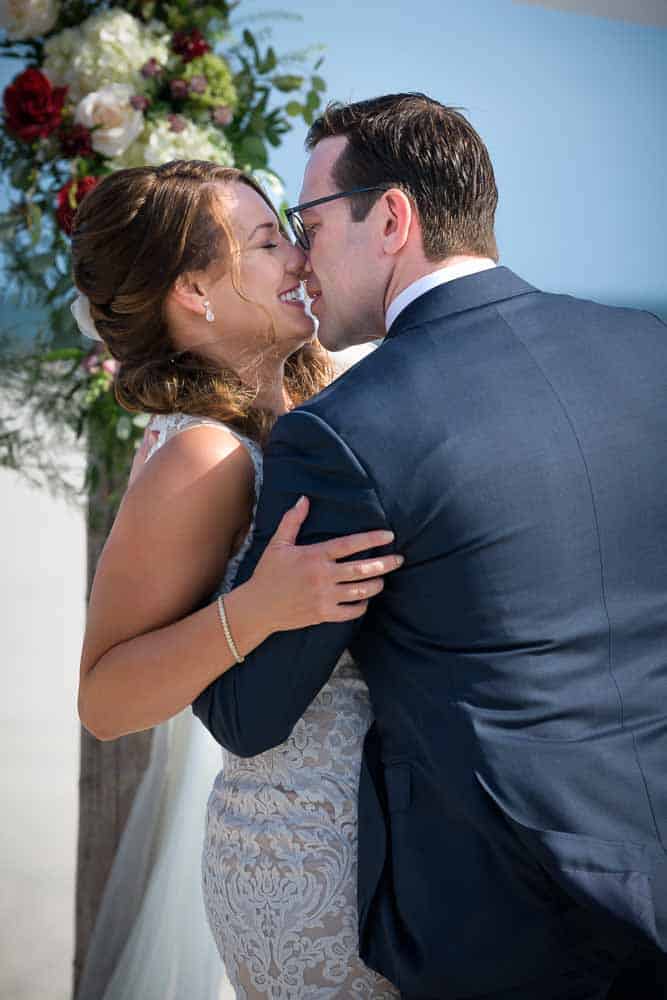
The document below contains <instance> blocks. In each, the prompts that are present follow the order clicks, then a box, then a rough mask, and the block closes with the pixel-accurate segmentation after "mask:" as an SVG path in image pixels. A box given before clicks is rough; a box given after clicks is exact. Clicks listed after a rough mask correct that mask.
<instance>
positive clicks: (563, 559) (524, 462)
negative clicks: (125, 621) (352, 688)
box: [195, 94, 667, 1000]
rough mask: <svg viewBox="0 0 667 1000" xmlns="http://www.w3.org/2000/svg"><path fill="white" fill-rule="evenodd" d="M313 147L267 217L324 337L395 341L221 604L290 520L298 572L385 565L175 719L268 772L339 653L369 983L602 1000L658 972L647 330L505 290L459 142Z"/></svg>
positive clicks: (388, 103) (448, 116)
mask: <svg viewBox="0 0 667 1000" xmlns="http://www.w3.org/2000/svg"><path fill="white" fill-rule="evenodd" d="M308 146H309V149H310V151H311V156H310V160H309V163H308V166H307V170H306V174H305V178H304V185H303V190H302V198H301V201H302V202H303V203H304V204H301V205H300V206H299V207H298V209H297V210H294V211H292V212H291V213H289V215H290V218H291V222H292V225H293V228H294V231H295V234H296V236H297V238H298V239H299V240H300V241H301V242H302V245H303V246H304V248H305V249H306V250H307V253H308V264H307V273H308V290H309V293H310V294H311V295H312V296H313V298H314V305H313V311H314V313H315V314H316V315H317V316H318V318H319V320H320V338H321V340H322V342H323V343H324V344H325V346H327V347H329V348H333V349H340V348H342V347H345V346H347V345H350V344H352V343H360V342H363V341H367V340H371V339H375V338H377V337H379V336H382V334H383V333H384V332H385V328H386V338H385V340H384V342H383V344H382V346H381V347H380V348H379V349H378V350H377V351H375V352H374V353H373V354H372V355H370V356H369V357H367V358H365V359H364V360H363V361H361V362H360V363H359V364H357V365H356V366H355V367H354V368H352V369H351V370H350V371H349V372H347V373H346V374H345V375H344V376H343V377H342V378H340V379H339V380H337V381H336V382H335V383H334V384H333V385H332V386H331V387H330V388H329V389H327V390H325V391H324V392H323V393H321V394H320V395H319V396H317V397H316V398H314V399H313V400H312V401H311V402H309V403H308V404H307V405H305V406H302V407H300V408H299V409H298V410H295V411H293V412H292V413H290V414H287V415H286V416H285V417H283V418H282V419H280V420H279V421H278V423H277V425H276V427H275V430H274V433H273V436H272V438H271V441H270V444H269V446H268V449H267V452H266V473H265V476H266V477H265V486H264V491H263V494H262V498H261V502H260V507H259V512H258V520H257V532H256V536H255V542H254V545H253V549H252V551H251V554H250V556H249V557H248V559H247V560H246V563H245V565H244V567H243V570H242V575H241V579H247V578H248V577H249V575H250V574H251V573H252V570H253V568H254V566H255V565H256V563H257V561H258V559H259V557H260V555H261V553H262V551H263V548H264V546H265V545H266V543H267V541H268V539H269V538H270V536H271V534H272V532H273V531H274V529H275V527H276V525H277V523H278V521H279V519H280V517H281V516H282V514H283V513H284V511H285V510H286V509H287V508H288V507H290V506H291V505H292V504H293V503H294V501H295V500H296V498H297V497H298V496H299V495H300V494H305V495H306V496H308V497H309V498H310V503H311V510H310V515H309V518H308V521H307V522H306V525H305V529H304V531H303V533H302V535H301V538H300V540H301V541H303V542H313V541H322V540H323V539H326V538H329V537H333V536H336V535H340V534H344V533H351V532H356V531H364V530H367V529H373V528H389V529H391V530H393V531H394V533H395V536H396V548H397V551H399V552H400V553H402V554H403V555H404V556H405V560H406V561H405V564H404V567H403V568H402V569H401V570H399V572H397V573H395V574H393V575H392V576H390V577H389V578H388V579H387V581H386V587H385V589H384V592H383V593H382V595H381V596H380V597H378V598H376V599H375V601H374V603H372V604H371V605H370V608H369V610H368V612H367V614H366V615H365V617H364V618H363V619H361V620H358V621H355V622H349V623H343V624H324V625H320V626H317V627H313V628H309V629H305V630H303V631H300V632H283V633H279V634H276V635H274V636H272V637H271V638H270V639H269V640H268V641H267V642H266V643H264V645H262V646H261V647H259V648H258V649H257V650H255V652H253V653H251V654H250V655H249V656H247V657H246V659H245V662H244V663H242V664H240V665H239V666H237V667H235V668H234V669H233V670H230V671H228V672H227V673H225V674H223V675H222V676H221V677H220V678H219V680H217V681H216V682H215V683H214V684H213V685H211V687H210V688H208V689H207V690H206V691H204V692H203V693H202V695H201V696H200V697H199V699H198V700H197V702H196V703H195V711H196V713H197V715H198V716H199V717H200V718H201V719H202V721H203V722H204V723H205V725H206V726H207V727H208V728H209V729H210V731H211V732H212V733H213V735H214V736H215V737H216V739H217V740H218V741H219V742H220V743H222V744H223V745H225V746H227V747H228V748H229V749H231V750H232V751H233V752H234V753H237V754H240V755H253V754H256V753H259V752H261V751H263V750H265V749H267V748H268V747H270V746H274V745H277V744H279V743H281V742H282V741H283V740H285V738H286V737H287V736H288V735H289V733H290V731H291V729H292V727H293V725H294V723H295V722H296V720H297V719H298V718H299V717H300V716H301V715H302V713H303V712H304V710H305V709H306V708H307V706H308V704H309V703H310V701H311V700H312V698H313V697H314V696H315V695H316V693H317V692H318V690H319V689H320V688H321V687H322V685H323V684H324V683H326V681H327V680H328V678H329V676H330V674H331V671H332V669H333V667H334V665H335V663H336V661H337V659H338V657H339V656H340V654H341V653H342V652H343V650H344V649H345V648H350V650H351V652H352V654H353V655H354V657H355V659H356V660H357V661H358V663H359V664H360V666H361V668H362V670H363V673H364V676H365V678H366V680H367V683H368V686H369V690H370V693H371V699H372V703H373V709H374V713H375V718H376V721H375V723H374V725H373V726H372V728H371V730H370V731H369V734H368V737H367V739H366V743H365V747H364V761H363V768H362V777H361V787H360V793H359V794H360V799H359V934H360V950H361V955H362V957H363V958H364V960H365V961H366V962H367V963H368V964H369V965H370V966H371V967H372V968H374V969H377V970H379V971H381V972H382V973H383V974H384V975H385V976H387V977H388V978H389V979H391V980H392V981H393V982H394V983H396V984H397V985H398V986H399V988H400V989H401V991H402V993H403V995H404V996H406V997H410V998H459V997H460V998H464V997H466V998H473V997H480V998H481V997H487V998H496V1000H500V998H514V1000H519V998H521V1000H549V998H551V1000H565V998H568V1000H575V998H579V1000H584V998H589V1000H592V998H602V997H605V996H607V995H608V992H609V990H610V988H611V986H612V983H613V980H614V979H615V977H617V975H618V973H619V970H620V969H621V967H622V966H623V964H624V963H630V962H634V961H637V962H638V961H639V960H640V959H641V961H644V960H645V958H646V957H648V960H649V961H652V957H651V956H652V955H655V956H659V955H660V954H661V952H662V951H663V950H664V949H665V947H666V946H667V875H666V869H667V865H666V859H665V849H664V843H665V838H667V782H666V781H665V778H664V772H665V762H666V761H667V714H666V706H667V463H665V462H664V461H663V460H662V459H663V454H664V450H665V447H666V446H667V406H666V405H665V386H666V385H667V337H666V333H667V330H666V328H665V326H664V325H663V324H662V323H661V322H660V321H659V320H658V319H656V318H655V317H653V316H651V315H648V314H646V313H642V312H639V311H630V310H622V309H610V308H606V307H604V306H600V305H597V304H595V303H592V302H586V301H581V300H576V299H573V298H570V297H567V296H561V295H549V294H545V293H542V292H540V291H538V290H537V289H535V288H533V287H532V286H531V285H529V284H528V283H526V282H525V281H523V280H522V279H521V278H519V277H517V276H516V275H515V274H513V273H512V272H511V271H509V270H507V269H506V268H504V267H497V266H495V265H496V260H497V251H496V244H495V239H494V233H493V220H494V212H495V208H496V202H497V192H496V186H495V181H494V176H493V169H492V166H491V162H490V160H489V156H488V153H487V150H486V148H485V146H484V144H483V143H482V141H481V139H480V138H479V136H478V135H477V133H476V132H475V131H474V129H472V127H471V126H470V124H469V123H468V122H467V121H466V119H465V118H464V117H463V116H462V115H460V114H459V113H457V112H456V111H454V110H452V109H450V108H447V107H444V106H442V105H440V104H438V103H437V102H436V101H433V100H430V99H428V98H426V97H425V96H423V95H414V94H409V95H390V96H387V97H382V98H377V99H375V100H370V101H363V102H359V103H357V104H353V105H348V106H334V107H332V108H330V109H328V110H327V112H326V113H325V114H324V115H323V116H322V117H321V118H320V119H319V120H318V121H317V122H316V123H315V124H314V126H313V127H312V128H311V131H310V133H309V139H308ZM230 624H231V626H232V631H233V622H231V623H230ZM242 652H243V650H242ZM636 995H637V997H638V998H639V997H640V996H642V994H641V993H637V994H636Z"/></svg>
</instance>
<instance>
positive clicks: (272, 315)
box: [73, 162, 401, 1000]
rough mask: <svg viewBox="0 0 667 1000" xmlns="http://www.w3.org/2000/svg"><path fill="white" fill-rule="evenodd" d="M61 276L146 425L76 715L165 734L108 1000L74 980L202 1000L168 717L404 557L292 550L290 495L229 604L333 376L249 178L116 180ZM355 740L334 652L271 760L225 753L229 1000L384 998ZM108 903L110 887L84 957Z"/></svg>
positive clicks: (348, 691)
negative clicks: (370, 958)
mask: <svg viewBox="0 0 667 1000" xmlns="http://www.w3.org/2000/svg"><path fill="white" fill-rule="evenodd" d="M73 259H74V275H75V281H76V284H77V286H78V288H79V290H80V292H81V293H83V295H84V296H85V297H86V299H85V300H82V301H80V303H79V307H78V311H79V313H80V314H81V311H82V309H83V308H84V302H85V309H84V311H86V310H88V309H89V316H88V319H87V326H88V329H89V331H91V330H94V331H95V332H96V333H97V334H98V335H99V336H100V337H101V339H103V340H104V342H105V343H106V345H107V347H108V348H109V350H110V351H111V353H112V355H113V356H114V357H115V358H117V359H118V360H119V361H120V363H121V367H120V371H119V374H118V378H117V394H118V396H119V399H120V401H121V402H122V403H123V404H124V405H125V406H127V407H128V408H130V409H136V410H141V411H146V412H151V413H153V414H156V416H155V417H154V418H153V421H152V423H151V429H152V431H153V440H152V442H150V441H149V445H150V447H149V448H148V449H147V451H146V454H145V455H142V456H141V458H142V459H144V458H145V459H146V461H145V464H144V465H143V468H142V469H141V471H139V473H138V474H137V475H136V477H135V479H134V481H133V482H132V484H131V486H130V488H129V489H128V492H127V494H126V496H125V498H124V500H123V503H122V505H121V508H120V511H119V514H118V517H117V519H116V522H115V524H114V527H113V530H112V532H111V535H110V537H109V540H108V542H107V544H106V546H105V549H104V552H103V553H102V556H101V558H100V562H99V566H98V570H97V573H96V577H95V582H94V585H93V590H92V593H91V600H90V607H89V617H88V625H87V629H86V636H85V641H84V647H83V653H82V663H81V681H80V693H79V710H80V714H81V718H82V721H83V723H84V725H86V726H87V728H89V729H90V730H91V731H92V732H93V733H94V734H95V735H97V736H98V737H99V738H102V739H112V738H115V737H117V736H120V735H122V734H124V733H128V732H133V731H137V730H140V729H146V728H149V727H151V726H155V725H158V724H159V723H163V722H164V721H165V720H167V719H172V718H173V717H174V716H176V718H175V719H174V721H173V723H172V724H171V727H170V729H169V730H166V731H165V729H164V728H162V727H160V729H158V736H159V737H160V738H158V739H156V741H155V746H154V751H153V759H152V761H151V767H150V768H149V773H148V775H147V778H146V779H145V782H144V786H145V787H142V789H141V790H140V794H139V795H138V797H137V803H136V804H135V809H134V810H133V815H132V816H131V818H130V823H129V824H128V833H127V836H126V838H124V840H125V841H126V843H124V844H121V851H120V852H119V859H120V857H121V855H123V853H124V854H125V855H126V861H127V863H128V865H129V866H130V870H132V871H133V873H134V877H135V878H136V879H137V882H136V884H137V885H138V884H141V885H143V887H144V888H143V892H139V893H137V892H136V891H135V893H134V895H135V896H138V902H136V904H135V905H131V906H130V907H129V909H130V911H131V917H132V922H133V926H132V929H131V931H130V932H129V933H128V934H127V935H126V936H125V937H123V935H119V934H116V942H115V953H116V955H118V956H119V957H118V960H117V961H115V963H114V964H115V968H113V969H111V968H107V969H106V975H103V976H102V977H101V978H102V979H104V982H105V987H104V989H105V992H102V991H101V990H100V988H99V985H97V986H95V985H91V984H93V981H94V979H95V974H94V972H90V974H87V975H86V974H85V975H84V978H83V981H82V992H81V994H80V995H81V996H86V992H85V990H84V988H85V989H87V990H88V995H90V996H93V995H95V996H96V997H98V998H99V997H101V996H104V997H105V998H106V1000H111V998H113V1000H118V998H128V1000H129V998H132V1000H135V998H139V997H141V998H142V1000H149V998H152V997H156V998H157V997H160V998H161V1000H164V998H168V997H173V998H174V1000H176V998H180V997H182V996H185V995H193V996H197V997H198V998H200V997H201V998H207V997H209V996H210V997H213V996H215V994H216V993H217V992H219V987H220V977H219V966H217V965H216V963H215V960H212V957H211V951H210V949H209V950H207V945H206V944H205V943H204V942H201V941H200V936H199V928H200V924H199V921H200V920H201V906H199V907H198V902H197V895H196V893H195V889H194V886H195V885H196V883H197V876H196V874H195V871H194V869H195V868H196V867H197V866H198V865H199V860H198V858H194V857H193V856H192V851H193V846H192V843H191V838H190V841H188V834H191V833H192V830H193V824H192V823H191V822H189V819H188V814H189V811H190V810H191V809H192V806H193V798H192V795H191V793H190V787H191V785H192V788H193V789H194V788H196V787H197V786H199V787H201V784H202V775H203V774H204V773H206V776H207V778H208V775H209V773H210V769H211V766H212V756H211V744H210V743H208V742H207V740H208V737H207V735H206V734H205V733H203V731H201V730H197V729H196V728H193V722H192V719H191V716H190V713H189V711H188V710H187V706H189V705H190V703H191V702H192V701H193V700H194V698H195V697H196V696H197V694H199V693H200V691H202V690H203V689H204V688H205V687H206V686H207V685H208V684H209V683H211V682H212V681H213V680H214V679H215V677H217V676H218V675H219V674H220V673H221V672H223V671H225V670H227V669H233V666H234V664H235V662H236V661H237V659H239V658H240V657H241V656H242V655H243V654H245V653H246V652H248V651H249V650H251V649H253V648H254V647H255V646H256V645H258V644H259V643H260V642H262V641H263V640H264V639H265V638H266V637H267V636H268V635H270V634H271V633H272V632H274V631H276V630H281V629H289V628H300V627H303V626H305V625H309V624H315V623H318V622H321V621H341V620H347V619H351V618H354V617H358V616H360V615H361V614H363V613H364V611H365V610H366V607H367V602H368V600H369V599H370V598H371V597H373V596H374V595H376V594H377V593H379V592H380V590H381V589H382V586H383V575H384V574H386V573H387V572H390V571H392V570H394V569H396V568H398V566H399V565H400V562H401V559H400V557H398V556H385V557H383V558H380V559H378V558H374V559H370V558H368V557H366V558H363V557H359V558H358V559H356V560H353V561H345V562H341V561H340V560H341V559H343V558H346V559H347V557H349V556H353V555H355V554H357V553H361V552H364V551H366V550H368V549H370V548H373V547H375V546H379V545H386V544H387V543H388V542H389V541H390V537H388V535H387V533H382V532H372V533H367V534H365V535H359V536H353V537H351V538H346V539H339V540H335V541H334V542H328V543H323V544H322V545H314V546H307V547H299V546H297V545H296V544H295V542H296V538H297V534H298V529H299V526H300V524H301V523H302V521H303V520H304V519H305V517H306V516H307V512H308V501H307V499H303V500H302V501H300V503H299V504H298V505H297V507H296V508H294V509H292V510H291V511H288V512H287V513H286V515H285V518H284V519H283V522H282V524H281V526H280V527H279V529H278V531H277V533H276V536H275V537H274V539H273V541H272V543H271V544H270V545H269V547H268V548H267V551H266V553H265V555H264V556H263V558H262V560H261V561H260V563H259V565H258V566H257V568H256V570H255V573H254V574H253V576H252V578H251V579H250V580H249V581H248V582H247V583H246V584H243V585H242V586H239V587H237V588H234V587H233V582H234V577H235V575H236V571H237V569H238V566H239V564H240V561H241V559H242V557H243V555H244V553H245V551H246V549H247V547H248V545H249V543H250V539H251V535H252V528H253V516H254V510H255V507H256V503H257V497H258V493H259V489H260V487H261V474H262V463H261V445H262V443H263V442H264V441H265V440H266V437H267V435H268V433H269V431H270V428H271V426H272V423H273V422H274V421H275V419H276V418H277V417H279V416H280V414H281V413H284V412H286V411H287V409H289V408H290V407H291V406H293V405H296V404H298V403H299V402H301V401H302V400H304V399H305V398H307V397H308V396H309V395H311V394H312V393H313V392H316V391H318V390H319V389H320V388H322V387H323V386H324V385H325V384H326V383H327V381H328V380H329V379H330V377H331V367H330V364H329V361H328V358H327V356H326V354H325V352H323V350H322V348H321V347H320V346H319V344H318V343H317V341H316V340H315V339H314V332H313V323H312V320H311V319H310V317H309V316H308V314H307V312H306V310H305V308H304V302H303V297H302V295H301V294H300V292H299V288H300V277H301V272H302V267H303V263H304V258H303V255H302V253H301V251H300V250H299V249H298V248H297V247H295V246H293V245H292V244H291V243H290V242H289V240H287V239H286V237H285V235H284V233H283V231H282V228H281V225H280V222H279V219H278V217H277V215H276V213H275V211H274V210H273V208H272V206H271V205H270V203H269V202H268V200H267V199H266V198H265V196H264V195H263V193H262V192H261V190H260V189H259V188H258V187H257V185H256V184H254V182H252V181H251V180H250V179H248V178H247V177H245V176H244V175H242V174H240V173H239V172H238V171H235V170H232V169H229V168H221V167H217V166H214V165H212V164H204V163H193V162H189V163H174V164H168V165H166V166H164V167H158V168H154V169H153V168H139V169H137V170H130V171H120V172H117V173H115V174H112V175H111V176H110V177H108V178H107V179H105V181H104V182H103V183H102V184H101V185H99V186H98V188H97V189H96V190H95V191H94V192H92V193H91V194H90V195H88V197H87V199H86V201H85V202H84V204H83V205H82V207H81V209H80V210H79V214H78V217H77V221H76V226H75V231H74V236H73ZM185 431H188V433H184V432H185ZM221 580H222V584H220V581H221ZM213 594H217V595H218V597H217V598H216V599H215V600H211V595H213ZM222 595H224V600H223V599H222ZM184 709H186V712H183V710H184ZM369 723H370V708H369V704H368V697H367V693H366V689H365V686H364V684H363V681H362V680H361V677H360V675H359V673H358V671H357V669H356V667H355V665H354V664H353V663H352V661H351V660H350V659H349V658H346V657H343V659H342V661H341V663H340V664H339V666H338V668H337V669H336V671H335V672H334V674H333V676H332V678H331V680H330V682H329V683H328V684H327V685H325V687H324V688H323V689H322V690H321V691H320V693H319V695H318V696H317V697H316V699H315V700H314V701H313V703H312V704H311V706H310V707H309V709H308V710H307V712H306V713H305V715H304V717H303V719H302V720H300V722H299V723H298V724H297V726H296V727H295V728H294V730H293V732H292V734H291V736H290V738H289V739H288V740H287V741H286V743H285V744H283V746H281V747H278V748H276V749H275V750H272V751H270V752H268V753H265V754H261V755H260V756H258V757H255V758H251V759H248V760H241V759H239V758H235V757H233V756H232V755H230V754H224V757H223V767H222V770H221V771H220V773H219V775H218V777H217V778H216V780H215V784H214V788H213V791H212V793H211V795H210V799H209V807H208V819H207V826H206V835H205V849H204V855H203V881H204V901H205V905H206V912H207V916H208V920H209V924H210V927H211V929H212V931H213V936H214V938H215V942H216V944H217V947H218V950H219V952H220V955H221V956H222V959H223V961H224V964H225V967H226V970H227V973H228V975H229V978H230V980H231V983H232V985H233V988H234V990H235V991H236V993H237V996H239V997H243V998H259V997H271V998H294V997H312V998H319V997H322V998H324V997H327V998H329V997H331V998H333V997H340V998H341V1000H342V998H347V997H369V998H374V1000H380V998H387V1000H388V998H394V997H397V996H398V993H397V991H396V990H394V988H393V987H392V986H391V985H390V984H389V983H387V982H386V981H385V980H383V979H381V977H379V976H378V975H376V974H375V973H374V972H372V971H370V970H368V969H367V968H366V967H365V966H363V964H362V963H361V961H360V960H359V958H358V955H357V933H356V786H357V780H358V774H359V767H360V760H361V746H362V742H363V737H364V735H365V732H366V730H367V728H368V725H369ZM169 742H171V750H168V748H167V744H168V743H169ZM215 750H216V756H217V755H218V753H219V750H218V748H215ZM165 761H167V764H166V765H165ZM219 768H220V757H219V756H218V765H217V769H218V770H219ZM195 798H196V795H195ZM201 824H202V825H201V831H202V834H203V819H202V821H201ZM145 829H149V830H150V831H151V837H150V838H148V840H147V838H146V836H145V835H144V834H143V831H144V830H145ZM194 829H195V830H196V826H195V827H194ZM181 837H182V838H184V839H183V840H181ZM149 841H150V842H149ZM128 845H129V846H128ZM198 853H199V852H198ZM119 863H120V861H119ZM116 876H117V877H116V882H117V883H118V884H122V873H121V874H120V875H118V873H116ZM113 883H114V876H112V879H111V884H112V885H113ZM197 891H200V890H197ZM122 896H123V894H122V893H118V892H116V893H114V892H113V891H112V889H110V892H109V894H108V900H107V901H105V906H103V908H102V912H101V914H100V925H99V927H98V930H99V933H97V934H96V938H97V942H96V941H93V947H92V948H91V953H92V955H93V956H94V954H95V952H97V954H98V955H99V954H100V952H103V951H104V944H103V943H101V942H103V941H104V938H105V927H106V928H107V929H109V928H111V929H112V931H113V929H114V927H115V924H114V914H116V915H117V914H118V912H119V909H118V907H117V906H115V905H114V900H118V898H119V897H120V899H121V905H122ZM126 901H127V899H126ZM93 964H94V963H93ZM102 964H103V963H102ZM98 971H99V969H98ZM86 973H88V970H86ZM95 990H97V992H94V991H95Z"/></svg>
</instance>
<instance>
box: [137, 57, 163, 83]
mask: <svg viewBox="0 0 667 1000" xmlns="http://www.w3.org/2000/svg"><path fill="white" fill-rule="evenodd" d="M161 73H162V66H160V64H159V62H158V61H157V59H155V58H152V59H149V60H148V62H146V63H144V64H143V66H142V67H141V75H142V76H144V77H146V79H147V80H150V79H151V77H154V76H160V74H161Z"/></svg>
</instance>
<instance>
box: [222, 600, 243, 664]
mask: <svg viewBox="0 0 667 1000" xmlns="http://www.w3.org/2000/svg"><path fill="white" fill-rule="evenodd" d="M218 614H219V615H220V624H221V625H222V630H223V632H224V633H225V639H226V640H227V645H228V646H229V649H230V651H231V654H232V656H233V657H234V659H235V660H236V662H237V663H243V661H244V660H245V656H241V654H240V653H239V651H238V649H237V648H236V643H235V642H234V640H233V638H232V633H231V630H230V628H229V622H228V621H227V615H226V614H225V604H224V601H223V599H222V594H221V595H220V597H219V598H218Z"/></svg>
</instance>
